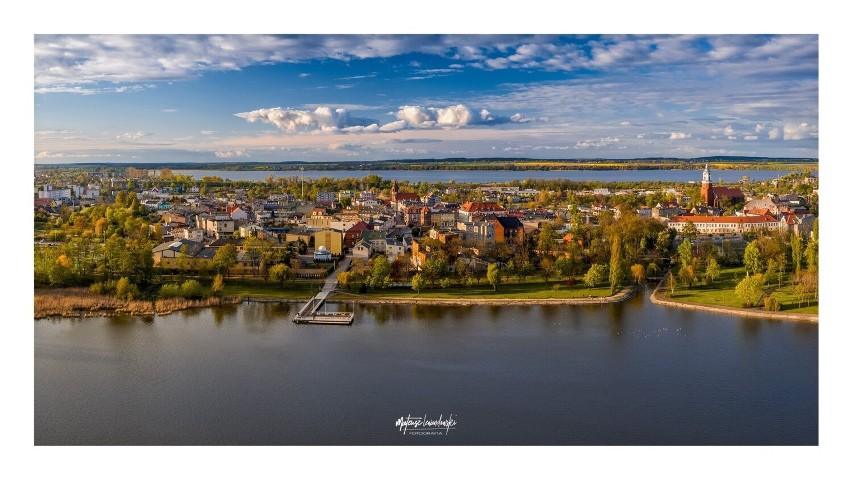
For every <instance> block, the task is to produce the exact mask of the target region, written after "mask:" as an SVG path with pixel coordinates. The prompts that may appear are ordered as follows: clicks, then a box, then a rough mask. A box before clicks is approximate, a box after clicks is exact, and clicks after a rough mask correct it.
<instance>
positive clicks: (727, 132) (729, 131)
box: [722, 125, 737, 137]
mask: <svg viewBox="0 0 852 479" xmlns="http://www.w3.org/2000/svg"><path fill="white" fill-rule="evenodd" d="M722 132H723V133H724V134H725V136H729V137H730V136H734V135H735V134H736V132H737V131H736V130H734V128H733V127H732V126H731V125H728V126H726V127H725V129H724V130H723V131H722Z"/></svg>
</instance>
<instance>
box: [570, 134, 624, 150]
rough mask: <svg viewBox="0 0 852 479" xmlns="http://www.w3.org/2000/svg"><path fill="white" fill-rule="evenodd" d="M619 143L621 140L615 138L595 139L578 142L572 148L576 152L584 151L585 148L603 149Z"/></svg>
mask: <svg viewBox="0 0 852 479" xmlns="http://www.w3.org/2000/svg"><path fill="white" fill-rule="evenodd" d="M620 141H621V140H620V139H618V138H617V137H613V136H608V137H606V138H600V139H597V140H583V141H578V142H577V144H576V145H574V148H576V149H578V150H583V149H586V148H604V147H607V146H610V145H614V144H616V143H619V142H620Z"/></svg>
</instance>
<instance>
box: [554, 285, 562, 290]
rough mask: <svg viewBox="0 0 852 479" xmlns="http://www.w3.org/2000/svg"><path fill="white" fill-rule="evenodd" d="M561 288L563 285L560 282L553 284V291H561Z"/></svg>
mask: <svg viewBox="0 0 852 479" xmlns="http://www.w3.org/2000/svg"><path fill="white" fill-rule="evenodd" d="M560 289H562V285H559V284H554V285H553V291H559V290H560Z"/></svg>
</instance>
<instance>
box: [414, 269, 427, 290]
mask: <svg viewBox="0 0 852 479" xmlns="http://www.w3.org/2000/svg"><path fill="white" fill-rule="evenodd" d="M424 286H426V281H425V280H424V279H423V276H422V275H421V274H420V273H417V274H415V275H414V276H413V277H412V278H411V289H413V290H414V291H417V294H420V290H421V289H423V287H424Z"/></svg>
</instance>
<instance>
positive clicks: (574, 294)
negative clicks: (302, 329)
mask: <svg viewBox="0 0 852 479" xmlns="http://www.w3.org/2000/svg"><path fill="white" fill-rule="evenodd" d="M555 284H557V283H554V282H551V283H549V284H547V285H545V284H544V282H528V283H520V284H517V283H512V284H501V285H499V286H497V291H494V288H493V287H492V286H491V285H488V284H480V285H478V286H471V287H464V286H458V285H456V284H454V285H452V286H450V287H449V288H446V289H443V288H441V287H440V286H436V287H435V288H424V289H422V290H420V293H419V294H418V293H417V291H414V290H413V289H411V288H388V289H370V290H368V291H367V292H366V293H365V294H363V295H362V296H364V297H368V298H375V299H394V298H400V299H402V298H415V299H430V298H434V299H576V298H588V297H590V296H592V297H598V298H599V297H605V296H609V295H610V293H609V286H602V287H598V288H588V287H586V286H584V285H582V284H578V285H575V286H567V285H565V284H559V288H558V289H553V287H554V285H555ZM353 292H354V291H353Z"/></svg>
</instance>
